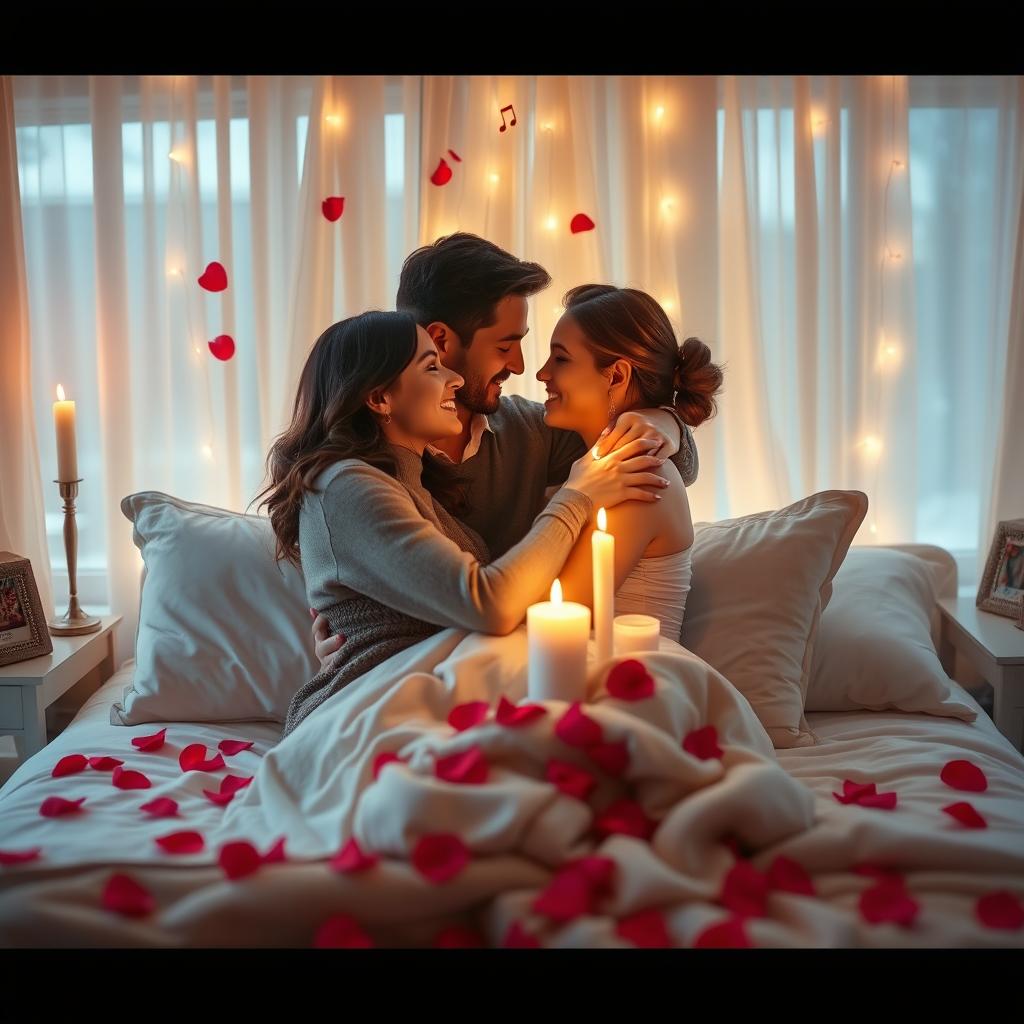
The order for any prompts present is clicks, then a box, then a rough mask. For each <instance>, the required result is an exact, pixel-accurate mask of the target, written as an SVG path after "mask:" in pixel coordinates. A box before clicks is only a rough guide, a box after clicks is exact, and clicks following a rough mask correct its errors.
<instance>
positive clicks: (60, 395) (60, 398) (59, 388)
mask: <svg viewBox="0 0 1024 1024" xmlns="http://www.w3.org/2000/svg"><path fill="white" fill-rule="evenodd" d="M64 400H65V399H64V385H63V384H58V385H57V401H58V402H63V401H64Z"/></svg>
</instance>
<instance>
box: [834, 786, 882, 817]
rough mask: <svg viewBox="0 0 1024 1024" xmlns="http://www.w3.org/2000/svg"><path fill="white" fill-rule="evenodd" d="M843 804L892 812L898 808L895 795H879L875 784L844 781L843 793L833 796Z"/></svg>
mask: <svg viewBox="0 0 1024 1024" xmlns="http://www.w3.org/2000/svg"><path fill="white" fill-rule="evenodd" d="M832 795H833V796H834V797H835V798H836V800H838V801H839V802H840V803H841V804H859V805H860V806H861V807H878V808H881V809H882V810H885V811H891V810H892V809H893V808H894V807H895V806H896V794H895V793H891V792H890V793H878V792H876V791H875V784H874V783H873V782H851V781H850V780H849V779H844V780H843V792H842V793H841V794H840V793H833V794H832Z"/></svg>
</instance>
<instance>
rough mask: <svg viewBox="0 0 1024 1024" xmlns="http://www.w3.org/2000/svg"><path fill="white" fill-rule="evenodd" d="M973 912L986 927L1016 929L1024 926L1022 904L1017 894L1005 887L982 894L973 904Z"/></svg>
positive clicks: (1023, 907)
mask: <svg viewBox="0 0 1024 1024" xmlns="http://www.w3.org/2000/svg"><path fill="white" fill-rule="evenodd" d="M974 913H975V914H976V915H977V917H978V920H979V921H980V922H981V923H982V924H983V925H985V927H986V928H1005V929H1006V930H1007V931H1018V930H1019V929H1020V928H1021V927H1022V926H1024V906H1021V902H1020V899H1019V898H1018V897H1017V896H1014V894H1013V893H1012V892H1007V891H1006V890H1005V889H1001V890H999V892H990V893H986V895H984V896H982V897H981V898H980V899H979V900H978V902H977V903H976V904H975V907H974Z"/></svg>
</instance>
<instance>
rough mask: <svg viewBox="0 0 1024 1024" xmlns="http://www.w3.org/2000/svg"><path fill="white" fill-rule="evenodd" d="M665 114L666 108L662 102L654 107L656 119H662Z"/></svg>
mask: <svg viewBox="0 0 1024 1024" xmlns="http://www.w3.org/2000/svg"><path fill="white" fill-rule="evenodd" d="M664 116H665V108H664V107H663V106H661V105H660V104H659V105H658V106H656V107H655V108H654V120H655V121H660V120H661V119H662V118H663V117H664Z"/></svg>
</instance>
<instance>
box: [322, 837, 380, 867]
mask: <svg viewBox="0 0 1024 1024" xmlns="http://www.w3.org/2000/svg"><path fill="white" fill-rule="evenodd" d="M379 862H380V857H378V856H377V855H376V854H375V853H366V852H365V851H364V850H363V849H362V847H360V845H359V843H357V842H356V838H355V836H353V837H352V838H351V839H349V841H348V842H347V843H346V844H345V845H344V846H343V847H342V848H341V849H340V850H339V851H338V852H337V853H336V854H335V855H334V856H333V857H332V858H331V859H330V861H328V864H329V866H330V867H331V869H332V870H333V871H337V872H339V873H341V874H343V875H354V874H358V873H359V872H360V871H367V870H368V869H369V868H372V867H375V866H376V865H377V864H378V863H379Z"/></svg>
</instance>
